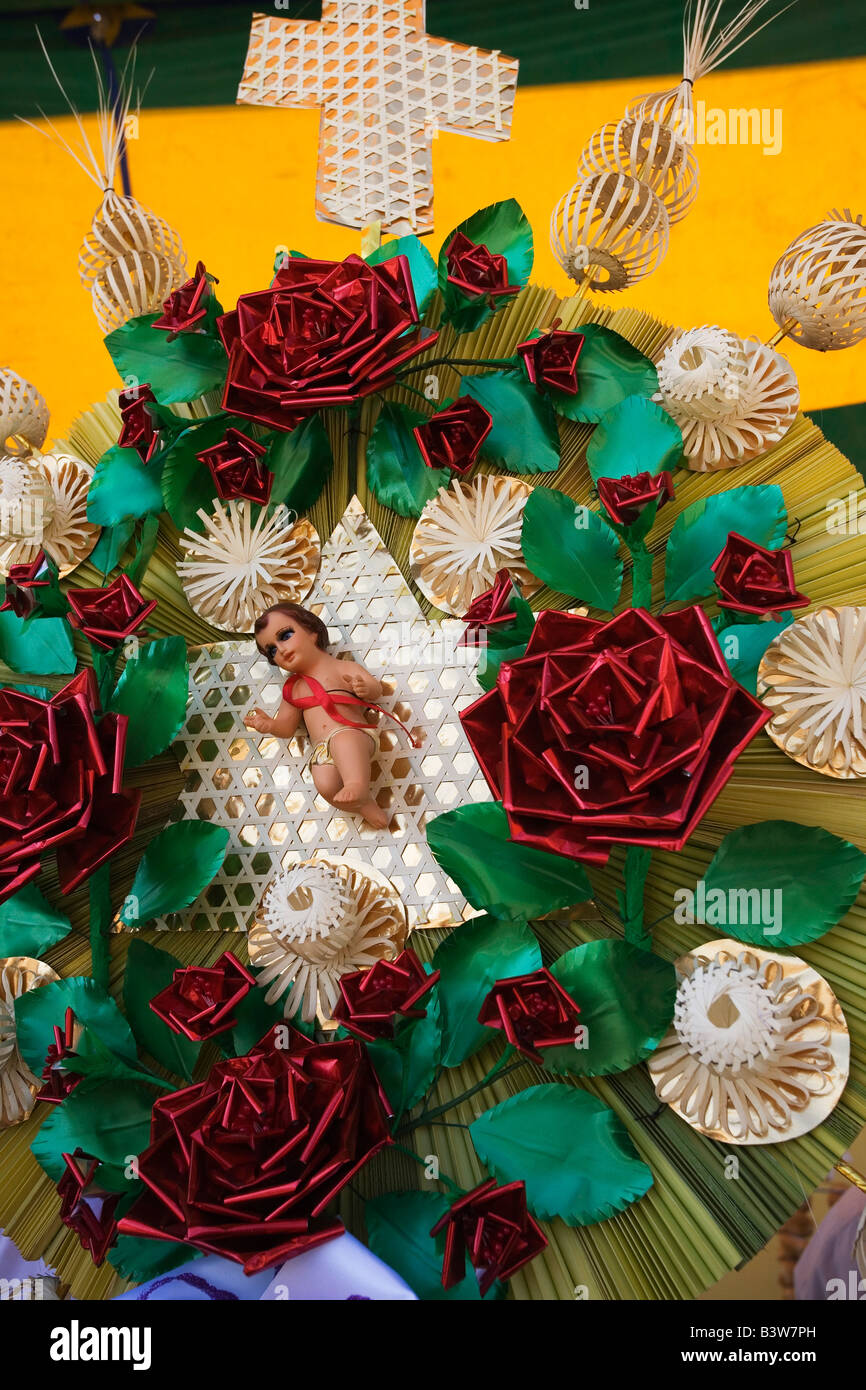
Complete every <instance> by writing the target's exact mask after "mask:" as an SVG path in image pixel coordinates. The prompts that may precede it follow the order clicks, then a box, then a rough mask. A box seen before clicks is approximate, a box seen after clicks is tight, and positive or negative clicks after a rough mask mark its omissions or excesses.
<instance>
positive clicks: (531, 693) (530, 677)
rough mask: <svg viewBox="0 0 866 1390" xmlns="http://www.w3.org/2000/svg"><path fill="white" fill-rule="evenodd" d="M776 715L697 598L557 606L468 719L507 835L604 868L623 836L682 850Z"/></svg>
mask: <svg viewBox="0 0 866 1390" xmlns="http://www.w3.org/2000/svg"><path fill="white" fill-rule="evenodd" d="M769 718H770V711H769V710H767V709H765V708H764V707H763V705H761V704H759V702H758V701H757V700H756V699H754V698H753V696H751V695H749V694H748V693H747V692H746V691H745V690H744V689H743V688H742V686H741V685H738V684H737V682H736V681H735V680H734V679H733V677H732V676H731V674H730V672H729V670H728V668H727V666H726V664H725V661H724V658H723V657H722V654H721V652H720V651H719V647H718V643H717V642H716V639H715V636H714V635H713V631H712V628H711V626H710V623H709V620H708V619H707V617H706V614H705V613H704V612H703V611H702V610H701V609H700V608H697V607H692V608H684V609H682V610H681V611H680V612H678V613H664V614H660V615H659V616H658V617H657V618H654V617H652V616H651V615H650V614H649V613H647V612H645V611H644V610H643V609H639V608H633V609H629V610H628V611H627V612H625V613H621V614H620V615H619V617H616V618H612V619H611V620H610V621H609V622H598V621H597V620H596V619H594V618H585V617H580V616H578V615H576V614H570V613H561V612H556V611H554V610H548V611H547V612H545V613H542V614H541V615H540V617H539V618H538V621H537V622H536V624H535V627H534V628H533V631H532V636H531V637H530V639H529V643H528V645H527V648H526V655H525V656H524V657H522V658H521V659H520V660H519V661H513V662H511V663H510V664H507V663H506V664H503V666H502V667H501V669H500V672H499V678H498V681H497V684H496V686H495V687H494V688H493V690H491V691H489V692H488V693H487V694H486V695H482V696H481V698H480V699H479V700H476V701H475V703H474V704H472V705H470V706H469V708H468V709H465V710H464V711H463V712H462V713H461V715H460V719H461V722H462V724H463V727H464V729H465V730H466V733H467V736H468V738H469V742H470V744H471V746H472V750H473V752H474V753H475V756H476V758H477V759H478V762H479V764H480V766H481V769H482V771H483V773H484V776H485V778H486V779H487V783H488V785H489V787H490V789H491V791H492V792H493V794H494V796H495V797H497V798H499V799H500V800H501V801H502V803H503V806H504V808H505V811H506V813H507V816H508V823H509V828H510V831H511V838H512V839H513V840H515V841H517V842H519V843H522V844H528V845H534V846H535V847H536V848H538V849H544V850H550V851H554V852H556V853H558V854H565V855H568V856H569V857H571V858H574V859H581V860H586V861H588V862H590V863H598V864H604V863H606V862H607V859H608V856H609V854H610V850H611V847H612V846H613V845H615V844H635V845H646V846H656V847H658V848H659V849H671V850H674V849H682V847H683V845H684V844H685V842H686V840H687V839H688V838H689V836H690V835H691V833H692V831H693V830H694V829H695V826H696V825H697V824H698V823H699V821H700V820H701V818H702V817H703V815H704V814H705V813H706V811H707V809H708V808H709V807H710V805H711V804H712V802H713V801H714V800H715V798H716V797H717V796H718V794H719V792H720V791H721V789H722V787H723V786H724V785H725V783H726V782H727V780H728V778H729V777H730V775H731V772H732V771H733V767H734V763H735V761H736V759H737V757H738V756H739V754H740V753H741V752H742V750H743V749H744V748H745V747H746V745H747V744H748V743H749V742H750V741H751V739H752V738H754V736H755V734H756V733H757V732H758V730H759V729H761V728H762V727H763V725H764V724H766V722H767V720H768V719H769Z"/></svg>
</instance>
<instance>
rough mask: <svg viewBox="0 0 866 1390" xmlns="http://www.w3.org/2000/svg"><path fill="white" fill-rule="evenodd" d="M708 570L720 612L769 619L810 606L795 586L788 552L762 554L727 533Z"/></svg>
mask: <svg viewBox="0 0 866 1390" xmlns="http://www.w3.org/2000/svg"><path fill="white" fill-rule="evenodd" d="M711 568H712V571H713V574H714V576H715V580H716V587H717V589H718V591H719V596H718V603H719V607H720V608H732V609H733V610H734V611H735V612H737V613H757V614H761V615H763V614H767V615H768V616H769V615H770V614H773V613H781V612H783V611H784V610H785V609H788V608H805V607H807V605H808V604H809V602H810V600H809V599H808V598H807V597H806V595H805V594H801V593H800V592H799V591H798V590H797V588H796V586H795V583H794V560H793V557H792V555H791V552H790V550H765V549H764V547H763V546H762V545H756V543H755V542H754V541H750V540H746V537H745V536H738V535H737V533H736V532H735V531H731V532H730V534H729V536H728V539H727V541H726V542H725V548H724V550H723V551H722V552H721V554H720V555H719V556H718V557H717V558H716V560H714V562H713V564H712V566H711Z"/></svg>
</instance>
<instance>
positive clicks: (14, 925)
mask: <svg viewBox="0 0 866 1390" xmlns="http://www.w3.org/2000/svg"><path fill="white" fill-rule="evenodd" d="M71 930H72V923H71V922H70V920H69V918H68V917H64V915H63V913H62V912H58V911H57V909H56V908H53V907H52V906H51V904H50V903H49V902H48V900H47V899H46V898H44V897H43V896H42V894H41V893H40V891H39V889H38V888H37V887H36V884H35V883H25V885H24V887H23V888H19V889H18V892H17V893H16V894H15V895H14V897H11V898H7V899H6V901H5V903H0V957H3V956H36V957H39V956H41V955H42V954H43V952H45V951H47V950H48V949H49V947H50V946H54V945H55V944H56V943H57V942H58V941H62V940H63V938H64V936H67V935H68V934H69V932H70V931H71Z"/></svg>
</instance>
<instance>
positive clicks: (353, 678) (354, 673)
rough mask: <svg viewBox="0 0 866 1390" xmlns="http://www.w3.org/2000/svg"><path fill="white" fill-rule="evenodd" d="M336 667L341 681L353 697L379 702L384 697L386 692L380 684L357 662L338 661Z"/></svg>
mask: <svg viewBox="0 0 866 1390" xmlns="http://www.w3.org/2000/svg"><path fill="white" fill-rule="evenodd" d="M335 665H336V667H337V669H338V671H339V676H340V681H341V682H342V684H343V685H345V686H346V688H347V690H351V692H352V694H353V695H358V696H359V697H360V698H361V699H362V700H378V699H379V698H380V697H381V696H382V695H384V693H385V692H384V689H383V687H382V685H381V684H380V682H379V681H377V680H376V677H375V676H371V675H370V672H369V671H368V670H367V669H366V668H365V667H364V666H361V665H359V663H358V662H357V661H337V662H335Z"/></svg>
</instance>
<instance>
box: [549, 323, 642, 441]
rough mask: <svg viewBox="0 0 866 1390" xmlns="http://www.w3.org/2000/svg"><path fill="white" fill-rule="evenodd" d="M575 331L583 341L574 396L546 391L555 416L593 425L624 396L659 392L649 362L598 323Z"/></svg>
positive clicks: (611, 331)
mask: <svg viewBox="0 0 866 1390" xmlns="http://www.w3.org/2000/svg"><path fill="white" fill-rule="evenodd" d="M576 331H577V332H578V333H582V334H583V337H584V344H583V347H582V348H581V350H580V356H579V357H578V359H577V394H576V395H574V396H571V395H569V393H568V392H567V391H548V396H549V397H550V400H551V402H552V404H553V408H554V410H555V411H556V412H557V414H558V415H565V416H566V417H567V418H568V419H569V420H576V421H578V422H579V423H581V424H590V425H593V424H596V423H597V421H599V420H600V419H601V417H602V416H603V415H605V414H606V413H607V411H609V410H612V409H613V408H614V406H617V405H619V403H620V401H623V400H625V399H626V397H627V396H651V395H652V394H653V392H655V391H657V390H658V386H659V380H658V375H657V373H656V369H655V367H654V366H653V364H652V362H651V361H650V360H649V358H648V357H644V355H643V353H642V352H638V350H637V348H636V347H632V345H631V343H630V342H628V340H627V339H626V338H623V337H622V335H621V334H619V333H614V331H613V329H612V328H602V326H601V324H600V323H583V324H581V325H580V327H579V328H578V329H577V330H576Z"/></svg>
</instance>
